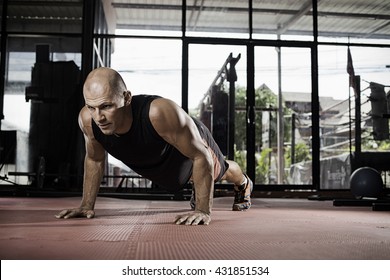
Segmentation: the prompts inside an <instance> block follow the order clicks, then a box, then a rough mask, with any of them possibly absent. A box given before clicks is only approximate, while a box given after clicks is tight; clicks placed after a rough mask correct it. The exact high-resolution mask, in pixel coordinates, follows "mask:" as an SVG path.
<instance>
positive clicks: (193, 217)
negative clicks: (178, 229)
mask: <svg viewBox="0 0 390 280" xmlns="http://www.w3.org/2000/svg"><path fill="white" fill-rule="evenodd" d="M210 221H211V218H210V215H208V214H206V213H203V212H201V211H194V212H190V213H186V214H182V215H178V216H176V219H175V223H176V224H177V225H180V224H185V225H193V226H196V225H199V224H204V225H208V224H209V223H210Z"/></svg>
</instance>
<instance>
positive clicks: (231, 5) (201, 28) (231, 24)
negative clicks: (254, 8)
mask: <svg viewBox="0 0 390 280" xmlns="http://www.w3.org/2000/svg"><path fill="white" fill-rule="evenodd" d="M186 20H187V23H186V35H187V36H211V37H230V38H249V7H248V1H243V0H240V1H237V0H235V1H232V0H228V1H226V0H225V1H221V0H218V1H215V0H213V1H212V0H205V1H197V0H189V1H187V15H186Z"/></svg>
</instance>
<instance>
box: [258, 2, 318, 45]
mask: <svg viewBox="0 0 390 280" xmlns="http://www.w3.org/2000/svg"><path fill="white" fill-rule="evenodd" d="M311 9H312V4H311V1H310V0H309V1H308V0H294V1H283V0H277V1H256V0H254V1H253V38H256V39H277V38H278V36H279V35H280V38H281V39H284V40H288V39H293V40H309V41H312V40H313V17H312V13H311Z"/></svg>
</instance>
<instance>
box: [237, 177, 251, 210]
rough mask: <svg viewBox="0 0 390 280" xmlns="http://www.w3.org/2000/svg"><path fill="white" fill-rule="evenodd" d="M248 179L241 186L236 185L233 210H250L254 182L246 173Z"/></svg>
mask: <svg viewBox="0 0 390 280" xmlns="http://www.w3.org/2000/svg"><path fill="white" fill-rule="evenodd" d="M244 176H245V177H246V179H247V182H246V184H243V185H241V186H234V203H233V208H232V210H233V211H244V210H248V209H249V208H250V207H251V205H252V203H251V193H252V191H253V182H252V181H251V179H249V177H248V176H247V175H246V174H244Z"/></svg>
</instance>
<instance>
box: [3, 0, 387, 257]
mask: <svg viewBox="0 0 390 280" xmlns="http://www.w3.org/2000/svg"><path fill="white" fill-rule="evenodd" d="M0 3H1V4H0V17H1V29H0V31H1V57H0V59H1V60H0V121H1V123H0V258H1V259H3V260H4V259H10V260H20V259H41V260H42V259H67V260H68V259H69V260H70V259H90V260H95V259H132V260H134V259H169V260H173V259H181V260H188V259H279V260H280V259H305V260H308V259H316V260H317V259H328V260H339V259H360V260H361V259H371V260H375V259H376V260H378V259H381V260H388V259H390V216H389V211H390V196H389V195H390V191H389V189H390V187H389V184H390V182H389V181H390V173H389V171H390V160H389V159H390V135H389V118H390V2H389V1H387V0H372V1H349V0H327V1H322V0H294V1H260V0H249V1H244V0H234V1H225V0H221V1H211V0H202V1H198V0H186V1H179V0H156V1H136V0H134V1H133V0H109V1H105V0H96V1H95V0H84V1H81V0H56V1H50V0H45V1H42V0H41V1H35V0H32V1H25V0H1V1H0ZM98 67H112V68H114V69H116V70H117V71H118V72H119V73H121V75H122V76H123V78H124V80H125V81H126V83H127V86H128V88H129V90H131V91H133V90H134V91H135V94H157V95H161V96H164V97H167V98H170V99H172V100H173V101H175V102H176V103H177V104H178V105H179V106H181V107H182V108H183V109H184V110H185V111H186V112H188V113H189V114H190V115H191V116H193V117H195V118H198V119H199V120H201V121H202V122H203V123H204V124H206V126H207V127H208V128H209V129H210V131H211V132H212V134H213V136H214V138H215V140H216V142H217V143H218V145H219V147H220V148H221V151H222V152H223V154H224V155H225V156H226V158H227V159H231V160H235V161H237V162H238V163H239V164H240V166H241V167H242V168H243V170H244V171H245V173H246V174H248V176H249V177H250V178H251V179H252V180H253V182H254V189H253V193H252V204H253V206H252V208H251V209H249V210H248V211H245V212H242V213H233V211H231V202H232V201H233V197H232V196H233V186H232V185H230V184H228V183H226V182H219V183H216V184H215V190H214V207H213V214H212V222H211V224H210V225H209V226H207V227H206V226H198V227H185V226H176V225H174V224H173V220H174V217H175V215H177V214H180V213H183V212H186V211H189V210H190V205H189V200H190V197H191V188H192V187H191V185H190V184H188V186H187V187H186V188H184V190H182V191H180V192H175V193H173V192H169V191H166V190H164V189H163V188H161V187H160V186H158V185H157V184H155V183H154V182H152V181H149V180H147V179H145V178H143V177H141V176H139V175H138V174H136V173H135V172H134V171H132V170H129V168H127V167H126V166H123V164H121V163H120V162H119V163H118V162H117V161H116V160H115V159H113V158H111V157H109V156H107V159H106V167H105V174H104V178H103V181H102V183H101V187H100V191H99V195H98V199H97V203H96V217H95V218H94V219H84V218H80V219H69V220H58V219H55V218H54V215H55V214H56V213H57V212H59V211H60V210H61V209H65V208H72V207H77V206H78V204H79V203H80V199H81V196H82V191H83V169H84V163H83V161H84V156H85V147H84V138H83V134H82V132H81V131H80V128H79V124H78V114H79V111H80V109H81V108H82V107H83V106H84V98H83V93H82V90H83V83H84V81H85V79H86V77H87V75H88V73H90V71H92V70H93V69H95V68H98ZM242 236H245V237H244V238H243V237H242ZM201 248H203V249H201ZM204 248H207V249H204Z"/></svg>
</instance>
